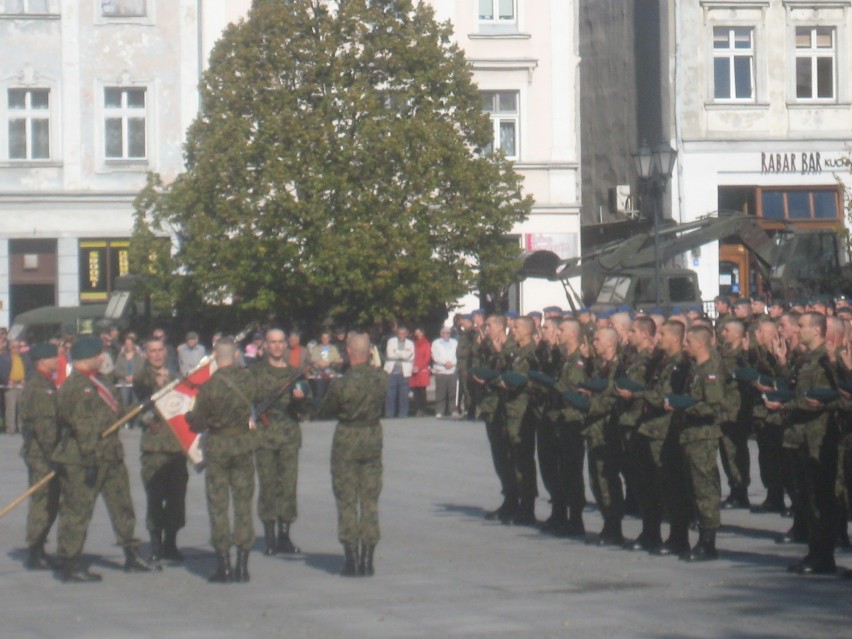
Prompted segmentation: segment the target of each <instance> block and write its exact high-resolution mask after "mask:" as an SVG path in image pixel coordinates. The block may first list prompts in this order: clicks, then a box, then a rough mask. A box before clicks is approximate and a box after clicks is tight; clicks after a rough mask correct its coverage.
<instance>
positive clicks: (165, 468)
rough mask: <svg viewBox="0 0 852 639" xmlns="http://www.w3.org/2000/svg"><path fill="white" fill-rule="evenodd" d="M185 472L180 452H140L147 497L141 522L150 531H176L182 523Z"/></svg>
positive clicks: (185, 481)
mask: <svg viewBox="0 0 852 639" xmlns="http://www.w3.org/2000/svg"><path fill="white" fill-rule="evenodd" d="M188 481H189V472H188V471H187V469H186V456H185V455H184V454H183V453H155V452H150V453H148V452H143V453H142V483H143V484H144V485H145V494H146V495H147V497H148V510H147V516H146V518H145V525H146V526H147V527H148V530H150V531H154V532H156V531H159V530H173V531H177V530H180V529H181V528H183V527H184V526H185V525H186V484H187V482H188Z"/></svg>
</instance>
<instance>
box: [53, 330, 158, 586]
mask: <svg viewBox="0 0 852 639" xmlns="http://www.w3.org/2000/svg"><path fill="white" fill-rule="evenodd" d="M102 352H103V343H102V342H101V340H100V339H98V338H97V337H92V336H89V337H81V338H80V339H78V340H77V341H75V342H74V344H73V345H72V346H71V358H72V359H73V360H74V370H73V372H72V373H71V375H70V376H69V377H68V379H67V380H65V383H64V384H63V385H62V388H61V389H60V390H59V394H58V397H57V415H58V418H59V423H60V425H61V426H62V429H63V434H62V436H61V438H60V442H59V445H58V446H57V448H56V452H55V453H54V455H53V461H55V462H56V463H58V464H61V465H62V472H61V473H60V493H61V496H62V497H61V502H60V506H59V550H58V554H59V556H60V557H61V558H62V559H63V560H64V561H65V565H64V569H63V573H62V581H64V582H65V583H75V582H86V581H100V580H101V577H100V575H96V574H93V573H91V572H89V571H88V569H87V568H85V567H84V566H82V565H81V564H80V557H81V555H82V553H83V544H84V543H85V541H86V531H87V530H88V528H89V522H90V521H91V519H92V514H93V513H94V510H95V501H96V500H97V498H98V495H101V496H102V497H103V498H104V502H105V503H106V507H107V511H108V512H109V517H110V521H111V522H112V527H113V530H115V533H116V537H117V538H118V543H119V544H120V545H121V546H122V547H123V548H124V558H125V561H124V570H125V571H126V572H148V571H150V570H152V568H151V567H150V566H149V565H148V564H146V563H145V562H144V561H143V560H142V559H141V558H140V557H139V554H138V553H137V550H136V549H137V546H138V543H139V542H138V541H137V540H136V539H135V538H134V535H133V533H134V529H135V527H136V515H135V514H134V512H133V500H132V499H131V498H130V482H129V479H128V476H127V466H125V464H124V448H123V447H122V445H121V440H120V439H119V438H118V432H119V431H113V432H112V433H111V434H110V435H109V436H107V437H103V433H104V431H106V430H108V429H109V428H110V427H111V426H112V425H113V424H114V423H115V422H116V421H117V420H118V419H119V417H120V413H121V404H120V402H119V400H118V396H117V394H116V391H115V387H113V385H112V384H110V383H109V382H108V381H106V380H105V379H103V378H102V377H101V376H100V375H99V374H98V371H99V370H100V368H101V364H102V357H101V354H102Z"/></svg>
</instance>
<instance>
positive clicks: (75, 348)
mask: <svg viewBox="0 0 852 639" xmlns="http://www.w3.org/2000/svg"><path fill="white" fill-rule="evenodd" d="M103 350H104V344H103V342H102V341H101V340H100V338H99V337H95V336H93V335H89V336H87V337H81V338H80V339H78V340H77V341H75V342H74V343H73V344H72V345H71V358H72V359H75V360H78V359H91V358H92V357H97V356H98V355H100V354H101V351H103Z"/></svg>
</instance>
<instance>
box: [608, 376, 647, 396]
mask: <svg viewBox="0 0 852 639" xmlns="http://www.w3.org/2000/svg"><path fill="white" fill-rule="evenodd" d="M615 385H616V386H618V387H619V388H621V389H623V390H626V391H630V392H631V393H638V392H639V391H643V390H645V387H644V386H643V385H642V384H640V383H639V382H637V381H636V380H635V379H630V378H629V377H619V378H618V379H616V380H615Z"/></svg>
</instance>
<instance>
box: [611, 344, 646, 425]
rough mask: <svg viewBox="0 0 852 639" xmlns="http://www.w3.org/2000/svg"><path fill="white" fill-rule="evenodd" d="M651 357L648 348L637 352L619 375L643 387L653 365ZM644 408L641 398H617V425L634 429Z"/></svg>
mask: <svg viewBox="0 0 852 639" xmlns="http://www.w3.org/2000/svg"><path fill="white" fill-rule="evenodd" d="M652 355H653V350H652V349H650V348H648V349H646V350H644V351H639V352H638V353H636V354H635V355H634V357H633V358H632V360H631V362H630V364H629V365H628V366H625V367H624V368H623V370H621V371H619V373H620V374H623V375H624V377H627V378H629V379H631V380H632V381H634V382H637V383H639V384H642V385H643V386H645V385H646V384H647V378H648V369H649V368H650V367H651V366H652V365H653V364H652ZM644 406H645V404H644V402H643V401H642V398H641V397H635V396H634V397H633V398H632V399H621V398H618V400H617V401H616V405H615V410H616V413H617V415H618V425H619V426H623V427H625V428H635V427H636V425H637V424H638V423H639V418H640V417H641V416H642V410H643V408H644Z"/></svg>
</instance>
